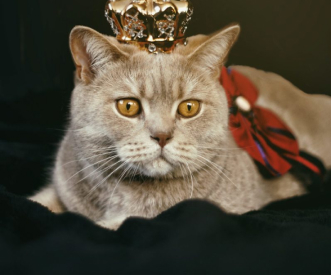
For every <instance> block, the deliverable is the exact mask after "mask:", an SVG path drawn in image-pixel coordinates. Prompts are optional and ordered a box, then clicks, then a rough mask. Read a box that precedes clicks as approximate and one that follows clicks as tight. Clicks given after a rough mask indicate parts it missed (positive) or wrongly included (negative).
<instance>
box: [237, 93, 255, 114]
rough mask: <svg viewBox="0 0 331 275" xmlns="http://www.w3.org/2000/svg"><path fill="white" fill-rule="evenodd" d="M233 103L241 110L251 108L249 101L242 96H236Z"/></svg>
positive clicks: (244, 110) (247, 110)
mask: <svg viewBox="0 0 331 275" xmlns="http://www.w3.org/2000/svg"><path fill="white" fill-rule="evenodd" d="M234 102H235V104H236V106H237V107H238V109H239V110H240V111H242V112H249V111H250V110H252V106H251V104H250V103H249V101H248V100H247V99H246V98H244V97H243V96H238V97H237V98H236V99H235V101H234Z"/></svg>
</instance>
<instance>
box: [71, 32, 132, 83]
mask: <svg viewBox="0 0 331 275" xmlns="http://www.w3.org/2000/svg"><path fill="white" fill-rule="evenodd" d="M70 49H71V53H72V57H73V59H74V62H75V65H76V74H77V78H78V79H80V80H81V81H83V82H84V83H85V84H89V83H90V82H91V81H92V80H93V78H94V77H95V74H96V73H97V71H98V70H100V69H102V67H103V66H104V65H106V64H108V63H110V62H116V61H118V60H120V59H124V58H127V54H126V53H124V52H123V51H121V50H120V49H119V48H118V47H117V46H116V45H114V44H112V42H111V40H110V39H108V38H107V37H105V36H103V35H102V34H100V33H98V32H97V31H95V30H93V29H91V28H88V27H83V26H76V27H75V28H73V30H72V31H71V33H70Z"/></svg>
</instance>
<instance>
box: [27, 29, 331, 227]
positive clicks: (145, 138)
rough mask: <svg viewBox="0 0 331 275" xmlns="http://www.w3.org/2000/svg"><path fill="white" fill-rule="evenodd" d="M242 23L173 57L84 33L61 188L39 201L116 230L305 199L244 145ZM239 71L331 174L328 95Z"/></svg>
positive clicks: (77, 35)
mask: <svg viewBox="0 0 331 275" xmlns="http://www.w3.org/2000/svg"><path fill="white" fill-rule="evenodd" d="M239 32H240V27H239V25H231V26H228V27H227V28H225V29H222V30H221V31H219V32H217V33H215V34H213V35H211V36H205V35H198V36H194V37H190V38H188V45H187V46H183V45H181V46H178V47H177V48H176V49H175V50H174V52H173V53H171V54H158V55H155V54H149V53H147V52H145V51H142V50H139V49H138V48H137V47H136V46H134V45H125V44H120V43H119V42H118V41H117V40H116V39H115V38H113V37H109V36H105V35H102V34H100V33H98V32H97V31H95V30H93V29H90V28H87V27H83V26H77V27H75V28H74V29H73V30H72V32H71V35H70V47H71V51H72V56H73V59H74V62H75V65H76V77H75V89H74V91H73V94H72V100H71V113H70V123H69V126H68V129H67V131H66V134H65V137H64V139H63V141H62V143H61V146H60V148H59V151H58V153H57V158H56V163H55V167H54V170H53V176H52V182H51V184H50V185H48V186H47V187H46V188H45V189H43V190H42V191H41V192H39V193H37V194H36V195H35V196H33V197H31V199H32V200H34V201H36V202H39V203H41V204H43V205H45V206H47V207H48V208H49V209H50V210H52V211H53V212H56V213H60V212H63V211H72V212H76V213H79V214H82V215H84V216H86V217H88V218H90V219H91V220H93V221H95V222H96V223H98V224H100V225H101V226H104V227H106V228H110V229H117V228H118V227H119V226H120V225H121V224H122V223H123V221H124V220H125V219H127V218H128V217H132V216H139V217H145V218H153V217H155V216H156V215H158V214H159V213H161V212H162V211H164V210H166V209H168V208H170V207H172V206H173V205H175V204H177V203H179V202H181V201H183V200H186V199H191V198H200V199H205V200H208V201H210V202H212V203H214V204H216V205H218V206H219V207H220V208H221V209H223V210H224V211H226V212H229V213H235V214H242V213H245V212H248V211H251V210H257V209H260V208H261V207H263V206H265V205H266V204H268V203H270V202H273V201H276V200H280V199H284V198H289V197H293V196H299V195H302V194H304V193H305V192H306V189H305V188H304V186H303V185H302V183H301V182H300V181H299V180H298V179H297V178H296V177H295V176H293V175H292V174H291V173H287V174H286V175H284V176H282V177H280V178H275V179H270V180H266V179H264V178H263V177H262V176H261V174H260V173H259V171H258V169H257V167H256V165H255V164H254V162H253V160H252V159H251V157H250V156H249V155H248V154H247V152H246V151H245V150H243V149H239V148H238V147H237V145H236V143H235V142H234V139H233V137H232V134H231V130H230V129H229V128H228V119H229V109H228V105H227V99H226V95H225V91H224V89H223V87H222V86H221V84H220V81H219V76H220V73H221V67H222V66H223V65H224V63H225V61H226V58H227V56H228V53H229V51H230V49H231V47H232V46H233V44H234V43H235V41H236V40H237V37H238V35H239ZM232 69H234V70H237V71H238V72H240V73H241V74H243V75H245V76H247V77H248V78H249V79H250V80H251V81H252V83H254V85H255V86H256V87H257V88H258V89H259V90H260V91H261V94H260V95H259V100H258V105H260V106H262V107H265V108H268V109H270V110H272V111H273V112H274V113H275V114H277V115H278V116H279V117H280V118H281V119H283V120H284V121H286V123H287V125H288V126H289V127H290V128H291V129H292V130H293V132H294V134H295V135H296V136H297V137H298V142H299V145H300V148H301V149H303V150H306V151H308V152H310V153H312V154H314V155H316V156H318V157H319V158H320V159H322V160H323V161H324V163H325V165H327V166H328V167H330V165H331V156H330V154H329V153H328V152H329V151H330V150H329V149H330V145H329V139H330V137H331V127H328V126H327V125H325V123H323V122H322V121H321V120H320V118H322V117H325V116H328V115H329V116H330V115H331V113H330V110H331V108H330V106H331V101H330V98H329V97H327V96H321V95H320V96H312V95H307V94H304V93H303V92H301V91H300V90H298V89H297V88H296V87H294V86H293V85H292V84H291V83H289V82H288V81H286V80H285V79H283V78H282V77H280V76H278V75H276V74H273V73H266V72H263V71H259V70H256V69H253V68H249V67H244V66H234V67H232Z"/></svg>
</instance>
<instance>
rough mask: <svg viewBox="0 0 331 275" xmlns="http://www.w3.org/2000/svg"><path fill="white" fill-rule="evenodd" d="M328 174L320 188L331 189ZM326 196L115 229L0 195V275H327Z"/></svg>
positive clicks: (197, 205) (175, 211) (199, 210)
mask: <svg viewBox="0 0 331 275" xmlns="http://www.w3.org/2000/svg"><path fill="white" fill-rule="evenodd" d="M330 176H331V173H329V175H328V177H327V179H326V181H325V183H324V186H325V188H326V187H327V188H329V191H330V186H331V177H330ZM327 194H329V193H328V192H322V193H313V194H309V195H306V196H303V197H301V198H295V199H290V200H287V201H282V202H277V203H274V204H271V205H269V206H268V207H266V208H265V209H263V210H260V211H256V212H251V213H247V214H245V215H242V216H237V215H230V214H225V213H223V212H222V211H221V210H220V209H219V208H217V207H215V206H213V205H212V204H209V203H207V202H203V201H196V200H195V201H186V202H183V203H180V204H178V205H176V206H175V207H173V208H171V209H169V210H168V211H166V212H164V213H162V214H161V215H159V216H158V217H156V218H155V219H153V220H145V219H141V218H130V219H128V220H127V221H125V222H124V224H123V225H122V226H121V227H120V228H119V230H118V231H116V232H114V231H110V230H106V229H103V228H101V227H98V226H96V225H94V224H93V223H92V222H90V221H89V220H87V219H86V218H84V217H81V216H78V215H76V214H72V213H65V214H61V215H55V214H53V213H51V212H50V211H48V210H47V209H46V208H44V207H42V206H40V205H38V204H36V203H33V202H30V201H28V200H26V199H25V198H22V197H19V196H17V195H13V194H10V193H8V192H6V191H4V190H1V192H0V270H1V274H330V272H331V262H330V259H331V205H330V196H329V195H327Z"/></svg>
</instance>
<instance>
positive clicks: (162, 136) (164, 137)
mask: <svg viewBox="0 0 331 275" xmlns="http://www.w3.org/2000/svg"><path fill="white" fill-rule="evenodd" d="M151 138H152V139H154V140H156V141H157V142H158V143H159V145H160V146H161V148H163V147H164V146H166V145H167V142H168V141H169V140H170V139H172V136H171V135H170V134H166V133H156V134H155V135H154V136H151Z"/></svg>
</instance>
